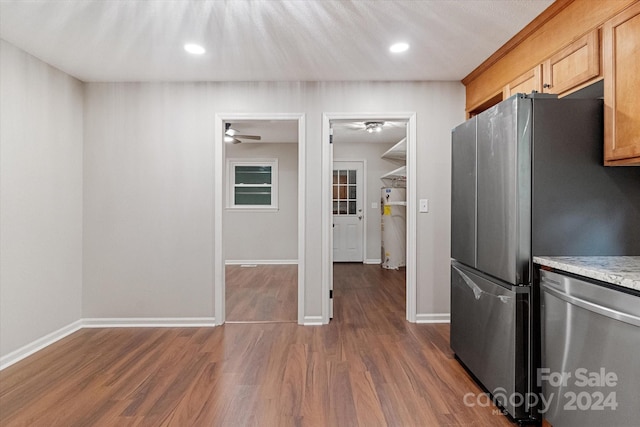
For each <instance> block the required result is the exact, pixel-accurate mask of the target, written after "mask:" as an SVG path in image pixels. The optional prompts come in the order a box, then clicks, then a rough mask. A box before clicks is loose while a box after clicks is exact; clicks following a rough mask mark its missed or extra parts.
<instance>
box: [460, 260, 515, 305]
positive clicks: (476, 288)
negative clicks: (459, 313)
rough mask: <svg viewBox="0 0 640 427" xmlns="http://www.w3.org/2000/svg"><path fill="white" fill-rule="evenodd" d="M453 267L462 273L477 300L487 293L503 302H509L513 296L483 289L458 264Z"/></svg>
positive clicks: (461, 275)
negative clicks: (495, 293) (492, 292)
mask: <svg viewBox="0 0 640 427" xmlns="http://www.w3.org/2000/svg"><path fill="white" fill-rule="evenodd" d="M452 267H453V268H454V269H455V270H456V271H457V272H458V273H459V274H460V277H462V280H464V283H465V284H466V285H467V286H468V287H469V288H470V289H471V291H473V296H474V297H475V299H476V300H479V299H480V297H481V296H482V294H485V295H488V296H491V297H496V298H498V299H499V300H500V302H502V303H507V302H509V300H510V299H511V297H510V296H508V295H494V294H491V293H489V292H486V291H483V290H482V289H480V287H479V286H478V285H476V284H475V283H474V282H473V280H471V278H470V277H469V276H467V275H466V274H464V271H462V270H460V269H459V268H457V267H456V266H452Z"/></svg>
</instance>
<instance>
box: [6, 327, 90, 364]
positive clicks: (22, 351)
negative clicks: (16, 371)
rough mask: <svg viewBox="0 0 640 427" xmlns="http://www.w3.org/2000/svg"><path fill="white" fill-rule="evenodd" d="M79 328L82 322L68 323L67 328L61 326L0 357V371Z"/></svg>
mask: <svg viewBox="0 0 640 427" xmlns="http://www.w3.org/2000/svg"><path fill="white" fill-rule="evenodd" d="M81 328H82V320H76V321H75V322H73V323H70V324H68V325H67V326H63V327H62V328H60V329H58V330H57V331H53V332H51V333H49V334H47V335H45V336H43V337H41V338H38V339H37V340H35V341H32V342H30V343H29V344H27V345H25V346H22V347H20V348H19V349H17V350H14V351H12V352H11V353H9V354H6V355H4V356H2V357H0V371H1V370H3V369H5V368H8V367H9V366H11V365H13V364H14V363H17V362H19V361H21V360H22V359H24V358H26V357H28V356H31V355H32V354H33V353H35V352H37V351H40V350H42V349H43V348H45V347H48V346H50V345H51V344H53V343H54V342H56V341H59V340H61V339H62V338H64V337H66V336H68V335H71V334H72V333H74V332H76V331H78V330H80V329H81Z"/></svg>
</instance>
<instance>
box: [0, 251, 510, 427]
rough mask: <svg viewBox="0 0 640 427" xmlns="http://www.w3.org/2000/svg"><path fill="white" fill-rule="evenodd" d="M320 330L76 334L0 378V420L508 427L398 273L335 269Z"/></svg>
mask: <svg viewBox="0 0 640 427" xmlns="http://www.w3.org/2000/svg"><path fill="white" fill-rule="evenodd" d="M335 269H336V272H338V273H339V274H336V280H335V310H334V311H335V318H334V320H332V322H331V323H330V324H329V325H326V326H299V325H297V324H295V323H256V324H244V323H242V324H226V325H224V326H221V327H216V328H113V329H82V330H80V331H78V332H76V333H74V334H72V335H70V336H68V337H66V338H64V339H62V340H60V341H58V342H57V343H55V344H53V345H51V346H49V347H47V348H46V349H44V350H42V351H40V352H38V353H36V354H34V355H33V356H31V357H29V358H27V359H25V360H23V361H21V362H19V363H17V364H15V365H13V366H11V367H9V368H7V369H5V370H4V371H2V372H0V425H2V426H7V427H8V426H234V427H236V426H267V427H268V426H276V427H279V426H367V427H369V426H510V425H512V424H511V423H510V422H509V421H508V420H507V419H506V418H505V417H503V416H501V415H497V414H495V413H494V411H495V408H494V407H482V406H478V405H475V406H473V407H471V406H467V405H465V404H464V401H463V397H464V395H465V394H466V393H473V394H474V395H478V394H479V393H481V390H480V388H479V387H478V386H477V385H476V384H475V383H474V382H473V381H472V380H471V378H470V377H469V375H468V374H467V373H466V371H465V370H464V369H462V367H461V366H460V365H459V364H458V362H457V361H456V360H455V359H454V358H453V354H452V352H451V350H450V349H449V325H447V324H432V325H417V324H411V323H407V322H406V321H405V320H404V277H403V274H404V272H402V271H389V270H383V269H381V268H380V267H379V266H372V265H356V264H336V267H335Z"/></svg>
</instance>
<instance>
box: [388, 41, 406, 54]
mask: <svg viewBox="0 0 640 427" xmlns="http://www.w3.org/2000/svg"><path fill="white" fill-rule="evenodd" d="M389 50H390V51H391V52H393V53H400V52H404V51H406V50H409V44H408V43H396V44H393V45H391V47H390V48H389Z"/></svg>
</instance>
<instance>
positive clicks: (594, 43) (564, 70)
mask: <svg viewBox="0 0 640 427" xmlns="http://www.w3.org/2000/svg"><path fill="white" fill-rule="evenodd" d="M542 76H543V77H542V91H543V92H544V93H555V94H558V95H562V94H564V93H566V92H569V91H571V90H574V89H577V88H578V87H580V86H581V85H583V84H585V83H591V80H594V79H597V78H599V77H600V40H599V39H598V30H594V31H591V32H590V33H588V34H586V35H584V36H583V37H581V38H580V39H578V40H576V41H575V42H573V43H571V44H570V45H569V46H567V47H565V48H564V49H562V50H560V51H559V52H558V53H556V54H555V55H553V56H551V57H550V58H549V59H547V60H546V61H545V62H544V64H543V69H542Z"/></svg>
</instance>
